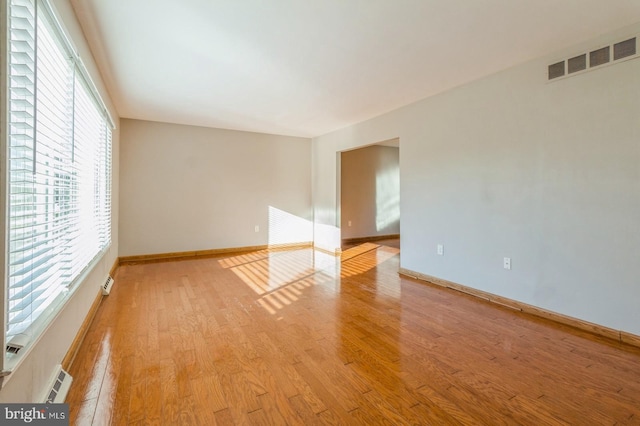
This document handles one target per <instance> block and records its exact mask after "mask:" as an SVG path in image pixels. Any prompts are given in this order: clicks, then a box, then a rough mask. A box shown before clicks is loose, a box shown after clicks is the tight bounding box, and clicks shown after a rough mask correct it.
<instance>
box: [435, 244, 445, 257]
mask: <svg viewBox="0 0 640 426" xmlns="http://www.w3.org/2000/svg"><path fill="white" fill-rule="evenodd" d="M437 251H438V254H439V255H440V256H444V246H443V245H442V244H438V248H437Z"/></svg>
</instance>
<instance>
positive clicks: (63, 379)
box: [44, 365, 73, 404]
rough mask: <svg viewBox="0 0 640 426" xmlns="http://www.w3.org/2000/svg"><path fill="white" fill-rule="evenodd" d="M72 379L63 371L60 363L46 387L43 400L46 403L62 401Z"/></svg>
mask: <svg viewBox="0 0 640 426" xmlns="http://www.w3.org/2000/svg"><path fill="white" fill-rule="evenodd" d="M72 381H73V377H71V376H70V375H69V373H67V372H66V371H64V370H63V369H62V366H61V365H58V368H57V369H56V374H55V376H54V379H53V381H52V382H53V383H51V386H50V387H49V388H48V389H49V391H48V393H47V396H46V399H45V401H44V402H45V403H46V404H59V403H62V402H64V400H65V398H66V397H67V392H69V388H70V387H71V382H72Z"/></svg>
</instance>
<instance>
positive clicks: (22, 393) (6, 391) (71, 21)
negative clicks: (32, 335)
mask: <svg viewBox="0 0 640 426" xmlns="http://www.w3.org/2000/svg"><path fill="white" fill-rule="evenodd" d="M52 3H53V6H54V8H55V9H56V10H57V12H58V15H59V17H60V18H61V20H62V24H63V25H64V26H65V28H66V29H67V31H68V33H69V35H70V37H71V39H72V40H73V42H74V44H75V46H76V48H77V49H78V51H79V53H80V56H81V58H82V60H83V62H84V64H85V66H86V67H87V69H88V71H89V74H90V75H91V77H92V79H93V80H94V82H95V83H96V85H97V88H98V90H99V91H100V94H101V96H102V98H103V100H104V101H105V102H106V103H107V108H109V110H110V112H111V115H112V117H113V119H114V120H115V125H116V129H115V130H114V132H113V142H112V143H113V181H112V201H111V202H112V218H111V241H112V242H111V247H110V248H109V250H108V251H107V252H106V253H105V254H104V256H103V257H102V258H101V259H99V261H98V263H97V264H96V265H95V267H94V268H93V269H92V270H91V271H89V273H88V274H87V276H86V278H85V279H84V280H83V281H82V282H81V283H79V284H78V286H77V287H76V289H75V290H74V292H73V294H72V296H71V297H70V298H69V300H68V301H67V302H66V304H65V306H64V308H63V309H62V310H61V311H60V312H59V314H58V315H57V317H56V318H55V319H54V320H53V321H52V322H51V324H50V325H49V328H48V329H47V330H46V331H45V332H44V334H43V335H42V336H41V338H40V340H38V341H37V342H36V343H35V344H34V345H33V347H32V348H31V349H30V351H29V352H28V353H27V354H26V357H25V359H24V360H23V361H22V363H21V364H20V365H19V366H18V368H17V369H16V370H15V371H14V372H13V373H12V374H11V375H10V376H8V377H7V378H6V379H5V382H4V385H3V387H2V389H0V402H2V403H7V402H40V401H39V398H41V397H42V396H43V393H44V392H45V388H46V387H47V386H48V385H49V384H50V383H49V380H50V379H51V375H52V374H53V372H54V369H55V368H56V366H57V365H58V364H60V363H61V362H62V359H63V358H64V356H65V355H66V353H67V351H68V350H69V347H70V346H71V343H72V342H73V339H74V338H75V336H76V334H77V332H78V330H79V328H80V326H81V325H82V322H83V321H84V319H85V317H86V315H87V313H88V311H89V308H90V307H91V305H92V304H93V301H94V300H95V298H96V296H97V295H98V293H99V288H100V284H102V283H104V279H105V278H106V276H107V275H108V273H109V270H110V269H111V267H112V266H113V264H114V262H115V260H116V259H117V257H118V189H119V186H118V158H119V130H118V127H119V120H118V116H117V114H116V113H115V109H114V108H113V105H112V104H111V102H110V98H109V96H108V93H107V91H106V89H105V87H104V84H103V82H102V80H101V78H100V73H99V71H98V69H97V67H96V65H95V63H94V61H93V59H92V56H91V52H90V51H89V48H88V45H87V43H86V40H85V38H84V35H83V33H82V31H81V29H80V25H79V24H78V22H77V20H76V17H75V15H74V13H73V10H72V8H71V5H70V3H69V1H68V0H54V1H52Z"/></svg>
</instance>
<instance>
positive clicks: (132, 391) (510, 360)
mask: <svg viewBox="0 0 640 426" xmlns="http://www.w3.org/2000/svg"><path fill="white" fill-rule="evenodd" d="M398 269H399V256H398V241H397V240H389V241H376V243H375V244H372V245H366V246H362V247H357V246H355V248H354V250H352V251H350V252H349V255H347V256H343V259H342V260H340V259H337V258H334V257H332V256H328V255H324V254H317V253H314V252H313V250H312V249H310V248H306V249H299V250H292V251H286V250H280V251H271V252H270V251H268V250H260V251H258V252H253V253H246V254H241V255H217V256H210V257H202V258H199V259H190V260H181V261H175V260H174V261H167V262H156V263H147V264H138V265H124V266H122V267H121V268H120V269H119V270H118V272H117V280H116V285H115V286H114V287H113V288H112V291H111V294H110V295H109V296H108V297H105V298H104V299H103V301H102V303H101V305H100V307H99V308H98V311H97V312H96V315H95V318H94V321H93V323H92V324H91V326H90V327H89V329H88V330H87V334H86V337H85V340H84V342H83V343H82V345H81V346H80V349H79V351H78V354H77V356H76V359H75V361H74V364H73V365H72V366H71V368H70V373H71V374H72V376H73V377H74V381H73V384H72V387H71V390H70V392H69V395H68V397H67V402H68V403H69V404H70V417H71V424H77V425H82V426H84V425H90V424H93V425H109V424H114V425H121V424H122V425H125V424H131V425H143V424H144V425H147V424H148V425H178V424H180V425H188V424H194V425H214V424H222V425H245V424H246V425H252V424H268V425H271V424H300V425H333V424H337V425H344V424H349V425H351V424H353V425H370V424H393V425H402V424H452V425H456V424H463V425H467V424H492V425H512V424H522V425H538V424H549V425H564V424H621V425H622V424H640V350H638V349H637V348H633V347H630V346H627V345H624V344H621V343H618V342H613V341H609V340H606V339H603V338H601V337H596V336H592V335H590V334H588V333H585V332H583V331H579V330H574V329H572V328H570V327H566V326H562V325H558V324H555V323H552V322H550V321H548V320H544V319H540V318H535V317H531V316H529V315H527V314H523V313H520V312H516V311H513V310H511V309H508V308H504V307H499V306H496V305H492V304H489V303H487V302H485V301H482V300H480V299H476V298H473V297H471V296H469V295H466V294H463V293H460V292H456V291H452V290H448V289H444V288H442V287H438V286H432V285H429V284H425V283H424V282H420V281H417V280H414V279H411V278H407V277H404V276H399V275H398V273H397V272H398Z"/></svg>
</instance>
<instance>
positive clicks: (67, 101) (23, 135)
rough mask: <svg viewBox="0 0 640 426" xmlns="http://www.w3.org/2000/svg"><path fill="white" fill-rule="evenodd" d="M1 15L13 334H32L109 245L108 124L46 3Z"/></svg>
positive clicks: (17, 5)
mask: <svg viewBox="0 0 640 426" xmlns="http://www.w3.org/2000/svg"><path fill="white" fill-rule="evenodd" d="M8 21H9V22H8V34H9V46H8V50H9V51H8V53H7V57H8V58H7V59H8V68H9V72H8V76H7V79H6V80H7V85H8V95H7V98H8V99H7V101H8V126H7V135H6V136H7V144H6V147H7V161H8V172H7V176H6V178H7V181H8V185H7V192H8V197H7V198H8V205H7V207H6V211H7V216H8V221H7V223H8V225H7V229H6V235H7V240H8V251H7V257H6V265H5V266H6V267H5V271H6V275H7V276H6V277H5V278H6V289H7V294H6V296H7V303H6V307H7V312H6V316H5V321H6V323H5V328H6V330H5V332H6V339H7V342H11V341H12V338H14V336H17V335H22V337H23V338H24V336H25V335H26V336H29V335H31V337H32V338H33V337H34V336H33V333H34V329H35V328H37V327H36V325H38V324H40V323H41V322H42V321H44V320H45V318H47V317H48V315H46V314H48V313H50V312H51V311H52V310H54V309H56V307H58V306H59V304H60V301H61V300H63V299H64V295H65V294H66V293H67V292H68V290H70V289H72V288H73V286H74V284H75V283H76V282H77V281H78V279H79V277H80V276H81V275H82V273H83V272H84V271H85V270H86V269H87V268H88V267H89V266H90V265H91V264H92V261H93V260H94V259H96V258H98V257H99V256H100V255H101V254H102V252H103V250H105V249H106V248H108V246H109V245H110V244H111V129H112V124H111V121H110V119H109V115H108V113H107V112H106V109H105V107H104V105H103V104H102V102H101V100H100V98H99V96H98V95H97V91H96V90H95V88H94V86H93V84H92V83H91V80H90V79H89V77H88V73H87V72H86V71H85V69H84V66H83V65H82V63H81V61H80V60H79V58H78V56H77V54H76V53H75V50H74V49H73V46H72V45H71V43H70V42H69V41H68V39H67V38H66V37H65V35H64V31H63V30H62V28H61V27H60V25H59V23H58V21H57V19H56V18H55V15H54V13H53V11H52V9H51V7H50V5H49V4H48V3H47V2H46V1H44V0H11V2H10V6H9V17H8ZM14 340H15V339H14Z"/></svg>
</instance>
